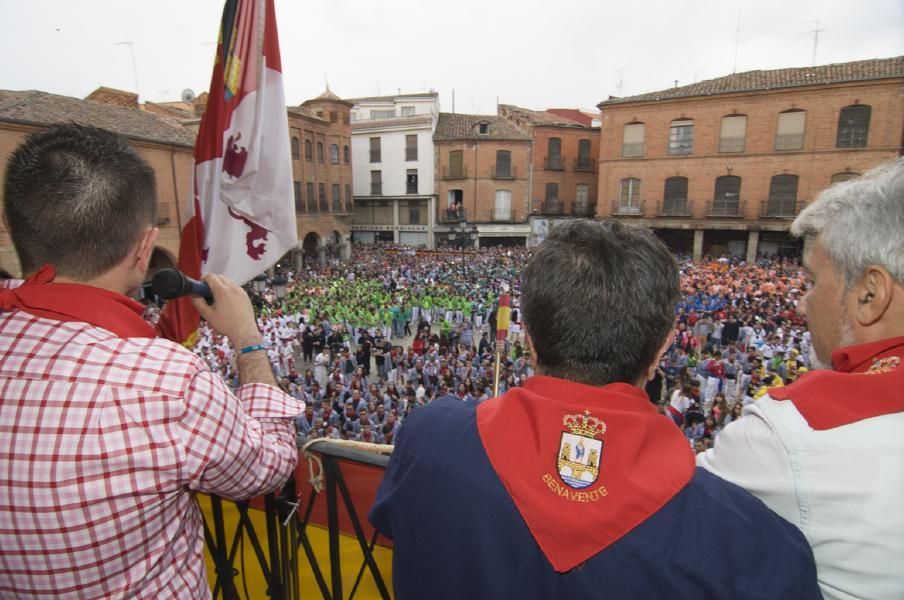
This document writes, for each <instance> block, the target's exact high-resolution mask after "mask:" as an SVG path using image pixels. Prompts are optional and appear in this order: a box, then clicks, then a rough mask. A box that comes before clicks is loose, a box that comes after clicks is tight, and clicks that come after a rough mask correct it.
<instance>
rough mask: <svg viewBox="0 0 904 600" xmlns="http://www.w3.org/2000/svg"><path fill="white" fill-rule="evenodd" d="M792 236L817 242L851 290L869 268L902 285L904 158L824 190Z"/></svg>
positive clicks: (796, 223) (799, 219)
mask: <svg viewBox="0 0 904 600" xmlns="http://www.w3.org/2000/svg"><path fill="white" fill-rule="evenodd" d="M791 233H792V234H794V235H795V236H798V237H810V238H819V240H820V243H821V245H822V247H823V249H824V250H825V252H826V253H827V254H828V256H829V259H830V260H831V261H832V265H833V266H834V268H835V270H836V273H837V274H838V275H840V276H842V277H843V278H844V282H845V285H846V286H847V287H848V288H850V287H851V286H852V285H853V284H854V283H855V281H856V280H857V279H858V278H859V277H860V276H861V275H862V273H863V271H864V269H865V268H866V267H868V266H869V265H878V266H882V267H885V268H886V269H888V272H889V273H891V275H892V277H893V278H894V279H895V281H897V283H898V284H901V285H904V158H901V159H898V160H897V161H895V162H892V163H888V164H885V165H882V166H880V167H877V168H875V169H873V170H872V171H869V172H868V173H866V174H865V175H863V176H862V177H858V178H857V179H852V180H850V181H846V182H844V183H838V184H835V185H833V186H832V187H830V188H829V189H827V190H825V191H823V192H822V193H821V194H819V196H817V198H816V200H814V201H813V202H812V203H811V204H810V205H809V206H807V208H805V209H804V210H803V211H801V213H800V215H798V217H797V218H796V219H795V220H794V223H792V225H791Z"/></svg>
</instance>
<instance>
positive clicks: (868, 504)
mask: <svg viewBox="0 0 904 600" xmlns="http://www.w3.org/2000/svg"><path fill="white" fill-rule="evenodd" d="M791 232H792V233H793V234H794V235H796V236H798V237H803V238H804V239H805V240H806V244H805V247H806V250H805V252H804V268H805V270H806V272H807V276H808V280H809V281H808V288H809V289H808V292H807V294H806V296H805V297H804V299H803V300H802V302H801V303H800V305H799V307H798V310H799V311H800V312H801V313H802V314H805V315H806V317H807V319H808V325H809V329H810V332H811V333H812V348H813V350H812V354H814V355H815V356H814V358H815V359H816V360H817V361H818V363H819V364H822V365H824V366H825V368H826V369H829V368H830V370H819V371H813V372H811V373H808V374H807V375H805V376H803V377H801V378H800V379H799V380H798V381H797V382H795V383H794V384H792V385H789V386H787V387H783V388H777V389H772V390H770V392H769V395H767V396H765V397H763V398H762V399H760V400H758V401H757V402H756V403H755V404H752V405H750V406H749V407H747V408H746V409H745V415H747V416H746V417H745V418H743V419H740V420H738V421H735V422H733V423H731V425H729V426H728V427H726V428H725V429H724V430H723V431H722V432H721V434H720V435H719V438H718V440H717V441H716V445H715V448H713V449H712V450H709V451H707V452H706V453H704V454H700V455H698V457H697V463H698V465H700V466H702V467H704V468H705V469H708V470H709V471H712V472H713V473H715V474H717V475H720V476H721V477H723V478H725V479H727V480H729V481H731V482H733V483H736V484H738V485H740V486H741V487H743V488H746V489H747V490H749V491H750V492H752V493H753V494H754V495H756V496H758V497H759V498H760V499H762V500H763V501H764V502H765V503H766V504H767V505H769V506H770V507H771V508H772V509H773V510H775V511H776V512H777V513H779V514H780V515H782V516H783V517H784V518H786V519H787V520H789V521H790V522H792V523H794V524H795V525H797V526H798V527H799V528H800V529H801V531H803V533H804V535H806V537H807V539H808V540H809V542H810V544H811V546H812V547H813V553H814V556H815V557H816V566H817V571H818V577H819V583H820V587H821V588H822V592H823V594H824V596H825V597H826V598H845V599H847V598H871V599H883V598H889V599H891V598H895V599H900V598H904V575H902V571H901V565H904V511H902V510H901V508H902V507H904V435H902V432H904V364H902V362H904V159H899V160H898V161H897V162H895V163H892V164H889V165H885V166H883V167H880V168H877V169H875V170H873V171H871V172H870V173H868V174H866V175H864V176H863V177H861V178H859V179H856V180H853V181H849V182H846V183H843V184H839V185H835V186H833V187H831V188H829V189H828V190H826V191H825V192H823V193H822V194H820V196H819V197H818V198H817V199H816V200H815V201H814V202H813V203H812V204H811V205H810V206H808V207H807V208H806V209H805V210H804V211H803V212H801V214H800V216H798V217H797V219H796V220H795V221H794V223H793V225H792V226H791Z"/></svg>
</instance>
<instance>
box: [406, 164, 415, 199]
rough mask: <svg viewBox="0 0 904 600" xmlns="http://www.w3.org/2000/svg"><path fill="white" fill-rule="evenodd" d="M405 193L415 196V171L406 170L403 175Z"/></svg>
mask: <svg viewBox="0 0 904 600" xmlns="http://www.w3.org/2000/svg"><path fill="white" fill-rule="evenodd" d="M405 193H406V194H417V169H408V172H407V173H405Z"/></svg>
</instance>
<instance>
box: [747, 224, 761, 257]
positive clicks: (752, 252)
mask: <svg viewBox="0 0 904 600" xmlns="http://www.w3.org/2000/svg"><path fill="white" fill-rule="evenodd" d="M759 245H760V232H759V231H756V230H753V229H751V230H750V231H748V232H747V264H753V263H755V262H756V250H757V248H758V247H759Z"/></svg>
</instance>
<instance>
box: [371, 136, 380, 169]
mask: <svg viewBox="0 0 904 600" xmlns="http://www.w3.org/2000/svg"><path fill="white" fill-rule="evenodd" d="M380 159H381V156H380V138H378V137H372V138H370V162H372V163H378V162H381V160H380Z"/></svg>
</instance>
